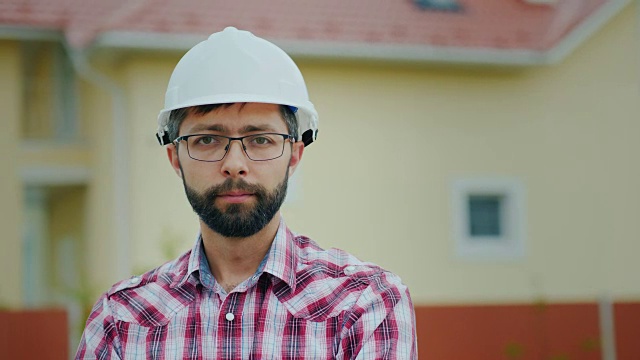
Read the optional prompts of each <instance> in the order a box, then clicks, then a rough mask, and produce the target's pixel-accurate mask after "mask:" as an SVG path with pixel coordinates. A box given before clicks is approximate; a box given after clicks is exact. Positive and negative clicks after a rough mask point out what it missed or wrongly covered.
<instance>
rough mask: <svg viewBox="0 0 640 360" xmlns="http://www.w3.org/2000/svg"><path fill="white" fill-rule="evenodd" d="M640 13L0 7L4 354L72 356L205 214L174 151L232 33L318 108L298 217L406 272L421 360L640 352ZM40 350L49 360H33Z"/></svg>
mask: <svg viewBox="0 0 640 360" xmlns="http://www.w3.org/2000/svg"><path fill="white" fill-rule="evenodd" d="M639 20H640V6H639V5H638V3H637V2H631V1H626V0H387V1H372V0H349V1H339V0H327V1H308V0H298V1H292V0H277V1H268V2H267V1H258V0H247V1H235V2H225V1H205V0H185V1H180V2H177V1H168V0H135V1H125V0H112V1H102V2H92V1H81V0H47V1H45V0H13V1H12V0H0V109H2V120H1V122H2V125H3V127H2V131H0V152H1V154H2V168H3V170H2V176H1V177H0V199H2V201H1V202H0V215H1V216H0V228H1V229H2V232H3V236H2V245H1V247H0V273H1V274H3V276H2V277H1V279H0V358H3V359H10V358H11V359H13V358H24V359H45V358H50V359H65V358H70V357H72V355H73V354H74V352H75V348H76V346H77V344H78V341H79V338H80V334H81V331H82V329H83V325H84V322H85V321H86V317H87V316H88V313H89V311H90V309H91V306H92V305H93V303H94V302H95V301H96V300H97V298H98V296H99V295H100V294H101V293H102V292H104V291H106V290H107V289H108V288H109V287H110V286H111V284H113V283H114V282H116V281H118V280H120V279H123V278H127V277H130V276H132V275H135V274H139V273H141V272H144V271H146V270H149V269H151V268H154V267H156V266H158V265H160V264H162V263H164V262H165V261H168V260H170V259H172V258H173V257H175V256H177V255H178V254H180V253H182V252H184V251H187V250H188V249H189V248H190V247H191V246H192V244H193V242H194V240H195V237H196V235H197V231H198V227H197V219H196V217H195V215H194V214H193V213H192V211H191V208H190V206H189V204H188V202H187V201H186V198H185V196H184V194H183V188H182V184H181V182H180V180H179V179H178V177H177V176H176V175H175V174H174V173H173V171H172V169H171V167H170V165H169V163H168V161H167V159H166V153H165V150H164V149H163V148H161V147H160V146H159V145H158V143H157V142H156V140H155V137H154V132H155V130H156V126H157V122H156V118H157V115H158V112H159V111H160V109H162V107H163V102H164V93H165V90H166V86H167V83H168V80H169V76H170V75H171V71H172V70H173V67H174V66H175V64H176V63H177V61H178V60H179V59H180V57H181V56H182V54H184V52H186V51H187V50H188V49H189V48H190V47H192V46H193V45H195V44H196V43H198V42H199V41H202V40H204V39H206V37H207V36H208V35H209V34H211V33H213V32H216V31H220V30H222V29H223V28H224V27H226V26H235V27H237V28H240V29H244V30H249V31H251V32H253V33H254V34H256V35H258V36H261V37H264V38H266V39H268V40H270V41H272V42H274V43H275V44H277V45H279V46H281V47H282V48H283V49H284V50H285V51H287V52H288V53H289V54H290V55H291V56H292V57H293V58H294V60H295V61H296V63H297V64H298V66H299V67H300V69H301V71H302V73H303V75H304V77H305V80H306V82H307V86H308V90H309V93H310V97H311V101H312V102H313V103H314V104H315V106H316V108H317V110H318V112H319V115H320V130H319V136H318V140H317V142H314V143H313V145H312V146H310V147H309V148H308V149H306V151H305V154H304V161H303V163H302V167H301V168H300V171H299V172H298V173H297V174H296V176H295V177H294V178H293V179H292V180H291V186H290V193H289V196H288V199H287V202H286V204H285V206H284V210H283V213H284V217H285V219H286V221H287V223H288V225H289V226H290V227H291V228H292V229H293V230H294V231H296V232H298V233H301V234H305V235H308V236H310V237H311V238H313V239H314V240H316V241H317V242H318V243H320V244H321V245H322V246H323V247H325V248H329V247H339V248H342V249H344V250H347V251H349V252H351V253H353V254H354V255H356V256H357V257H359V258H360V259H363V260H366V261H371V262H375V263H377V264H379V265H381V266H383V267H384V268H386V269H388V270H391V271H393V272H395V273H397V274H399V275H400V276H401V277H402V279H403V281H404V282H405V283H406V284H407V285H408V286H409V288H410V290H411V294H412V297H413V301H414V305H415V307H416V316H417V323H418V338H419V353H420V358H421V359H429V360H450V359H455V360H458V359H471V360H475V359H478V360H483V359H487V360H489V359H491V360H495V359H521V360H525V359H526V360H528V359H548V360H552V359H554V360H569V359H571V360H573V359H584V360H589V359H603V360H614V359H624V360H638V359H640V341H638V338H639V337H640V282H639V281H638V278H639V276H638V274H639V273H640V261H638V254H640V189H639V186H640V166H639V162H638V154H640V141H639V140H638V135H639V134H640V121H639V120H640V56H639V55H640V53H639V51H638V36H639V35H640V27H639V22H640V21H639ZM35 339H37V344H39V345H38V346H34V340H35Z"/></svg>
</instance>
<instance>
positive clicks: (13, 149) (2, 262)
mask: <svg viewBox="0 0 640 360" xmlns="http://www.w3.org/2000/svg"><path fill="white" fill-rule="evenodd" d="M20 74H21V67H20V52H19V46H18V44H17V43H13V42H6V41H0V109H2V125H3V126H2V131H0V154H2V176H0V199H2V205H1V207H0V209H1V210H0V229H2V241H1V243H2V247H1V249H2V251H0V273H2V274H4V276H2V280H0V306H11V307H14V306H19V305H20V303H21V301H22V282H21V281H22V261H21V259H22V247H21V241H20V240H21V234H22V224H21V222H22V195H21V193H22V192H21V190H22V188H21V183H20V178H19V174H18V162H17V161H16V158H17V157H18V145H19V135H20V115H21V113H20V111H21V104H22V84H21V82H20V80H21V79H20Z"/></svg>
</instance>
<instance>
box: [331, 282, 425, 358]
mask: <svg viewBox="0 0 640 360" xmlns="http://www.w3.org/2000/svg"><path fill="white" fill-rule="evenodd" d="M339 349H340V354H339V355H340V356H339V357H341V358H342V359H357V360H370V359H371V360H373V359H388V360H413V359H417V358H418V349H417V338H416V326H415V311H414V308H413V303H412V302H411V296H410V294H409V289H408V288H407V287H406V286H405V285H403V284H402V283H401V282H400V279H399V278H398V277H397V276H395V275H393V274H391V273H383V275H382V276H380V277H379V278H376V279H374V281H373V282H372V283H371V284H370V286H369V287H368V288H367V289H366V290H365V291H364V292H363V294H362V295H361V296H360V298H359V299H358V301H357V302H356V306H354V309H353V311H352V312H351V313H350V314H349V316H348V318H347V320H346V322H345V328H344V329H343V336H342V338H341V343H340V347H339Z"/></svg>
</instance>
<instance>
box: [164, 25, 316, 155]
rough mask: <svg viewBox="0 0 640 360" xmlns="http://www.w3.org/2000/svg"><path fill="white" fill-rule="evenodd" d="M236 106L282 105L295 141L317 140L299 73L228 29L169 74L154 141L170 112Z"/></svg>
mask: <svg viewBox="0 0 640 360" xmlns="http://www.w3.org/2000/svg"><path fill="white" fill-rule="evenodd" d="M236 102H259V103H269V104H279V105H287V106H289V107H290V108H292V109H293V110H294V112H295V115H296V118H297V119H298V127H299V130H298V134H297V140H302V141H303V142H304V143H305V145H309V144H310V143H311V142H313V141H314V140H315V139H316V137H317V136H318V113H317V112H316V110H315V108H314V107H313V104H312V103H311V102H310V101H309V95H308V93H307V87H306V85H305V83H304V79H303V78H302V74H301V73H300V70H299V69H298V67H297V66H296V64H295V63H294V62H293V60H291V58H290V57H289V55H287V54H286V53H285V52H284V51H283V50H282V49H280V48H279V47H277V46H276V45H274V44H272V43H270V42H268V41H266V40H264V39H261V38H259V37H257V36H254V35H253V34H252V33H250V32H248V31H241V30H238V29H236V28H233V27H228V28H226V29H224V30H223V31H221V32H217V33H215V34H213V35H211V36H210V37H209V39H207V40H205V41H202V42H201V43H199V44H197V45H196V46H194V47H193V48H192V49H191V50H189V51H188V52H187V53H186V54H185V55H184V56H183V57H182V59H180V61H179V62H178V65H176V68H175V69H174V70H173V74H171V79H170V80H169V86H168V88H167V93H166V96H165V101H164V109H162V111H160V115H158V133H157V137H158V140H159V141H160V144H162V145H166V144H169V143H170V142H171V140H173V139H169V138H168V136H167V134H166V130H167V128H166V125H167V122H168V120H169V113H170V112H171V110H175V109H180V108H184V107H190V106H198V105H209V104H223V103H236Z"/></svg>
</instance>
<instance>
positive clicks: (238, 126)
mask: <svg viewBox="0 0 640 360" xmlns="http://www.w3.org/2000/svg"><path fill="white" fill-rule="evenodd" d="M180 127H181V130H182V131H181V133H193V132H194V131H202V130H215V131H219V132H224V133H239V132H243V131H245V132H247V131H250V130H246V129H255V130H264V131H273V132H285V133H286V132H287V125H286V123H285V121H284V119H283V116H282V113H281V110H280V105H275V104H263V103H235V104H229V105H221V106H219V107H217V108H216V109H214V110H212V111H209V112H207V113H205V114H203V113H198V112H197V111H195V110H194V109H192V110H190V111H188V112H187V116H186V117H185V119H184V120H183V122H182V124H181V126H180ZM243 129H244V130H243Z"/></svg>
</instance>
